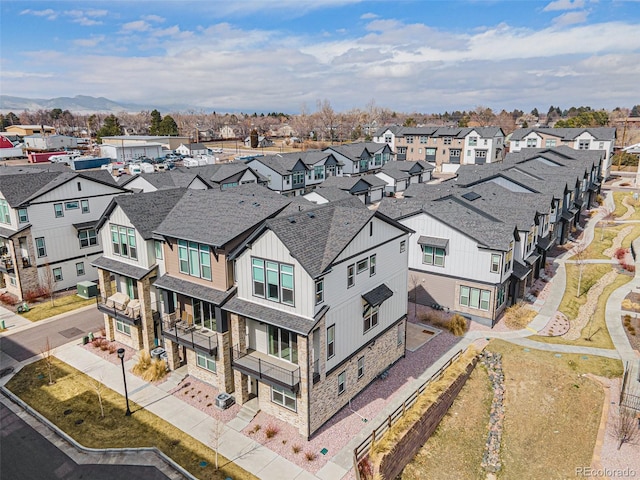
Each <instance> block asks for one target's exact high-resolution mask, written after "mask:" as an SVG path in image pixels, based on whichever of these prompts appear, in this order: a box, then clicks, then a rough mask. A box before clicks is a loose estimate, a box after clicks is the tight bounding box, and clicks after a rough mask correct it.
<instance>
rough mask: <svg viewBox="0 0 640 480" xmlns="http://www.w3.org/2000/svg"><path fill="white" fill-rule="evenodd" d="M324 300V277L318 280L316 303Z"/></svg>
mask: <svg viewBox="0 0 640 480" xmlns="http://www.w3.org/2000/svg"><path fill="white" fill-rule="evenodd" d="M322 302H324V279H323V278H321V279H319V280H316V305H318V304H320V303H322Z"/></svg>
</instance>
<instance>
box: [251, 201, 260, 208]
mask: <svg viewBox="0 0 640 480" xmlns="http://www.w3.org/2000/svg"><path fill="white" fill-rule="evenodd" d="M252 205H253V206H254V207H259V206H260V204H259V203H258V202H253V204H252Z"/></svg>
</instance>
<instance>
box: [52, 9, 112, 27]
mask: <svg viewBox="0 0 640 480" xmlns="http://www.w3.org/2000/svg"><path fill="white" fill-rule="evenodd" d="M63 13H64V14H65V15H66V16H67V17H71V21H72V22H73V23H77V24H78V25H82V26H83V27H91V26H94V25H102V21H100V20H95V18H99V17H104V16H106V15H107V13H108V12H107V10H95V9H93V10H66V11H65V12H63Z"/></svg>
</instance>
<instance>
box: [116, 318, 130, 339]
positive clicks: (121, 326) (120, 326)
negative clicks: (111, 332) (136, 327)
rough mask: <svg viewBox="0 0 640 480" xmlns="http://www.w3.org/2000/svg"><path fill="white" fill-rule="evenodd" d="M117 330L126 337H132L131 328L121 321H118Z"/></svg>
mask: <svg viewBox="0 0 640 480" xmlns="http://www.w3.org/2000/svg"><path fill="white" fill-rule="evenodd" d="M116 330H117V331H118V332H120V333H124V334H125V335H131V326H130V325H129V324H127V323H124V322H123V321H121V320H116Z"/></svg>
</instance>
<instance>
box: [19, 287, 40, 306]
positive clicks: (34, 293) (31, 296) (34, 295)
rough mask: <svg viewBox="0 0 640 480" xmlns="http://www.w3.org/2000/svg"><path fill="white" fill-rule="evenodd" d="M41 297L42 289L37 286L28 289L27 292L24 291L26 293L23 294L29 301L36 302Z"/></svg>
mask: <svg viewBox="0 0 640 480" xmlns="http://www.w3.org/2000/svg"><path fill="white" fill-rule="evenodd" d="M40 297H41V294H40V290H39V289H37V288H34V289H32V290H27V291H26V292H24V295H23V298H24V300H25V301H27V302H29V303H32V302H35V301H36V300H37V299H38V298H40Z"/></svg>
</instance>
